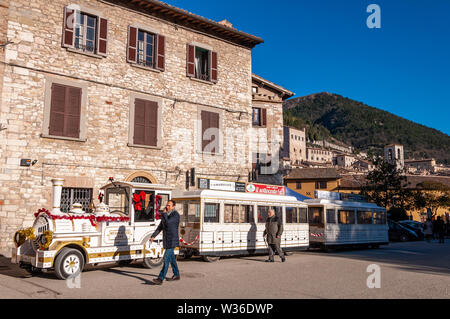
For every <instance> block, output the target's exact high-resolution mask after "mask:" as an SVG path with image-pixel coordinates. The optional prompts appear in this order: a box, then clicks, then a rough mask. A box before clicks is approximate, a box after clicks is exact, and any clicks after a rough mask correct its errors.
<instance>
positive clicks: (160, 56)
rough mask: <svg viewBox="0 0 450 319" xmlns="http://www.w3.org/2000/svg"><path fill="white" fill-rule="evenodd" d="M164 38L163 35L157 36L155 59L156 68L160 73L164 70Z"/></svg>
mask: <svg viewBox="0 0 450 319" xmlns="http://www.w3.org/2000/svg"><path fill="white" fill-rule="evenodd" d="M165 50H166V38H165V37H164V36H163V35H158V36H157V58H156V68H157V69H158V70H160V71H164V69H165V61H166V53H165Z"/></svg>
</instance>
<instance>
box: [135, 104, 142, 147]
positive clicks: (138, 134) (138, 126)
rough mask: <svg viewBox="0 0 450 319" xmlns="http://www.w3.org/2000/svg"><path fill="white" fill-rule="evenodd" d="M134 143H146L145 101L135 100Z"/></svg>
mask: <svg viewBox="0 0 450 319" xmlns="http://www.w3.org/2000/svg"><path fill="white" fill-rule="evenodd" d="M133 144H136V145H145V101H144V100H140V99H135V100H134V136H133Z"/></svg>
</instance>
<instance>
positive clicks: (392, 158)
mask: <svg viewBox="0 0 450 319" xmlns="http://www.w3.org/2000/svg"><path fill="white" fill-rule="evenodd" d="M384 158H385V160H386V161H387V162H388V163H391V164H393V165H396V167H397V169H400V170H401V169H403V168H404V167H405V154H404V152H403V145H400V144H390V145H386V146H385V147H384Z"/></svg>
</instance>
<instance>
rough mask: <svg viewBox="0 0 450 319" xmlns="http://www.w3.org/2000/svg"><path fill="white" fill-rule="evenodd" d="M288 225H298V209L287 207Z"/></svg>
mask: <svg viewBox="0 0 450 319" xmlns="http://www.w3.org/2000/svg"><path fill="white" fill-rule="evenodd" d="M286 224H298V207H286Z"/></svg>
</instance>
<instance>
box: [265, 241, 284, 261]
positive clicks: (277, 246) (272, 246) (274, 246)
mask: <svg viewBox="0 0 450 319" xmlns="http://www.w3.org/2000/svg"><path fill="white" fill-rule="evenodd" d="M268 246H269V259H270V260H273V256H274V251H275V250H276V251H277V253H278V255H279V256H280V257H281V258H284V253H283V251H282V250H281V247H280V244H268Z"/></svg>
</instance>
